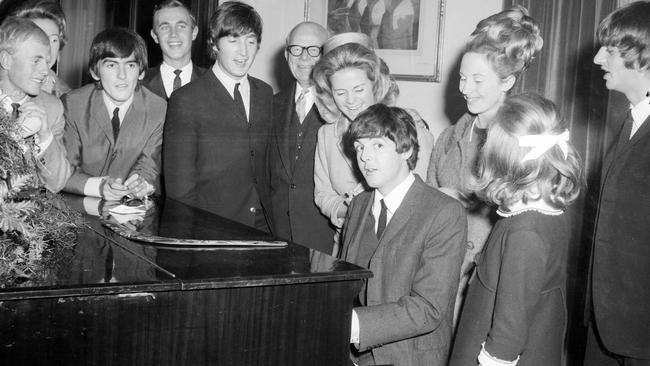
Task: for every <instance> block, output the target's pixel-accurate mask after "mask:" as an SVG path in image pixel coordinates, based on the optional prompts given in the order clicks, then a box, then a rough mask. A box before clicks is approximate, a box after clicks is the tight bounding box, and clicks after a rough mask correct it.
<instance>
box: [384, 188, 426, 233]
mask: <svg viewBox="0 0 650 366" xmlns="http://www.w3.org/2000/svg"><path fill="white" fill-rule="evenodd" d="M420 183H421V181H420V180H419V178H418V177H417V176H416V178H415V182H413V184H412V185H411V188H409V190H408V192H406V196H404V199H403V200H402V203H401V204H400V205H399V207H398V208H397V210H396V211H395V212H394V213H393V217H392V218H391V219H390V221H389V222H388V224H387V225H386V229H385V230H384V233H383V234H382V236H381V238H380V239H379V245H380V246H384V245H387V244H389V243H391V242H392V241H393V239H394V238H395V237H396V236H398V235H399V234H400V230H401V229H402V228H404V227H405V226H406V224H407V222H408V221H409V220H410V219H411V216H412V215H413V213H414V212H416V210H414V209H413V208H414V207H415V206H416V205H417V204H418V199H417V197H421V194H420V193H419V190H421V187H420ZM422 184H424V183H422Z"/></svg>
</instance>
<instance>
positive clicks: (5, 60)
mask: <svg viewBox="0 0 650 366" xmlns="http://www.w3.org/2000/svg"><path fill="white" fill-rule="evenodd" d="M13 61H14V58H13V57H12V56H11V54H10V53H9V52H7V50H2V51H0V66H1V67H2V68H3V69H4V70H9V69H10V68H11V65H12V64H13Z"/></svg>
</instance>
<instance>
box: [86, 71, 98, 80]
mask: <svg viewBox="0 0 650 366" xmlns="http://www.w3.org/2000/svg"><path fill="white" fill-rule="evenodd" d="M88 71H90V76H92V78H93V79H95V81H100V80H99V75H97V74H96V73H95V71H93V69H92V68H91V69H90V70H88Z"/></svg>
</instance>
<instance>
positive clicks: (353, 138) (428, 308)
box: [343, 104, 467, 366]
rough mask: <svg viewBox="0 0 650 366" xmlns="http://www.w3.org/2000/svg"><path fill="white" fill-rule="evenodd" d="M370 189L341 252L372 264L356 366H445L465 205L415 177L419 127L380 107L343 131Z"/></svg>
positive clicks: (357, 312) (357, 326) (362, 301)
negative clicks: (385, 365) (377, 365)
mask: <svg viewBox="0 0 650 366" xmlns="http://www.w3.org/2000/svg"><path fill="white" fill-rule="evenodd" d="M344 143H345V145H346V146H347V147H349V148H351V149H354V151H355V152H356V160H357V164H358V167H359V170H360V171H361V173H362V174H363V176H364V178H365V179H366V182H367V183H368V186H369V187H371V188H374V189H373V190H372V191H366V192H363V193H361V194H359V195H358V196H356V197H355V198H354V199H353V200H352V203H351V204H350V208H349V210H348V215H347V217H346V222H345V225H344V231H343V258H344V259H345V260H346V261H348V262H351V263H354V264H357V265H359V266H362V267H366V268H368V269H370V270H371V271H372V273H373V277H372V278H370V279H368V280H367V282H366V283H365V284H364V285H363V287H362V289H361V292H360V293H359V296H358V304H359V305H360V306H357V307H355V308H354V309H353V313H352V334H351V339H350V341H351V343H354V344H355V345H356V348H357V349H358V351H359V352H358V354H355V355H353V357H354V358H356V361H355V362H356V363H357V364H360V365H374V364H394V365H405V366H415V365H421V366H425V365H426V366H444V365H446V364H447V356H448V353H449V349H450V346H451V335H452V318H453V312H454V301H455V298H456V289H457V288H458V280H459V273H460V264H461V261H462V259H463V255H464V245H465V240H466V236H467V221H466V217H465V210H464V209H463V208H462V206H461V205H460V204H459V203H458V202H457V201H456V200H454V199H452V198H449V197H448V196H446V195H445V194H443V193H441V192H439V191H438V190H436V189H435V188H431V187H429V186H427V185H426V184H425V183H424V182H423V181H422V179H420V178H419V177H418V176H416V175H414V174H413V173H412V170H413V168H414V167H415V163H416V161H417V153H418V149H419V146H418V140H417V132H416V129H415V123H414V122H413V119H412V118H411V116H410V115H409V114H408V113H407V112H406V111H404V110H403V109H400V108H396V107H387V106H385V105H383V104H376V105H373V106H371V107H369V108H368V109H367V110H366V111H364V112H362V113H361V114H360V115H359V116H358V117H357V118H356V119H355V120H354V122H353V123H352V124H351V125H350V128H349V129H348V131H347V132H346V134H345V135H344Z"/></svg>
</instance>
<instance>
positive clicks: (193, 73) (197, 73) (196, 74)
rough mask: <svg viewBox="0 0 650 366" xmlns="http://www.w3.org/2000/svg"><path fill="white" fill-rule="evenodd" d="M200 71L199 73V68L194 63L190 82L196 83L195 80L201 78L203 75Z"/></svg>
mask: <svg viewBox="0 0 650 366" xmlns="http://www.w3.org/2000/svg"><path fill="white" fill-rule="evenodd" d="M198 71H199V67H198V66H196V64H194V63H193V64H192V76H191V77H190V81H194V80H196V79H198V78H199V77H200V76H201V74H200V73H199V72H198Z"/></svg>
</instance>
